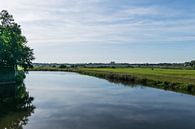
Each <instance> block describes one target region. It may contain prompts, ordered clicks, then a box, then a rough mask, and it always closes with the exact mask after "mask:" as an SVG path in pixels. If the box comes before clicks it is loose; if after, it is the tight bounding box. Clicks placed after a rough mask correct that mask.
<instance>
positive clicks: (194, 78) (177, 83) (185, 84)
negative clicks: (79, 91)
mask: <svg viewBox="0 0 195 129" xmlns="http://www.w3.org/2000/svg"><path fill="white" fill-rule="evenodd" d="M31 70H34V71H69V72H77V73H81V74H85V75H90V76H95V77H99V78H104V79H107V80H109V81H112V82H120V83H124V84H143V85H147V86H150V87H156V88H160V89H166V90H172V91H178V92H183V93H190V94H195V70H185V69H161V68H59V67H34V68H33V69H31Z"/></svg>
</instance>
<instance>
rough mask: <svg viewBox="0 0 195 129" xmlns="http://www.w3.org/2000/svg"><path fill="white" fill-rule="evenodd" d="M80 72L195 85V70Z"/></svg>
mask: <svg viewBox="0 0 195 129" xmlns="http://www.w3.org/2000/svg"><path fill="white" fill-rule="evenodd" d="M80 70H84V71H86V70H90V71H101V72H112V73H120V74H128V75H131V76H134V77H137V78H140V79H149V80H155V81H162V82H164V81H167V82H173V83H182V84H193V85H195V70H179V69H160V68H154V69H153V70H152V68H81V69H80Z"/></svg>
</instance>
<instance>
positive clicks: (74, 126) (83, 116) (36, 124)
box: [23, 72, 195, 129]
mask: <svg viewBox="0 0 195 129" xmlns="http://www.w3.org/2000/svg"><path fill="white" fill-rule="evenodd" d="M25 84H26V87H27V90H28V91H29V92H30V95H31V96H33V97H34V101H33V105H34V106H35V107H36V109H35V113H34V114H33V115H32V116H31V117H29V118H28V119H29V120H28V124H26V125H25V126H23V128H24V129H195V96H191V95H185V94H181V93H174V92H170V91H164V90H160V89H154V88H148V87H144V86H140V85H137V86H133V87H131V86H124V85H122V84H114V83H110V82H108V81H106V80H103V79H98V78H95V77H89V76H84V75H79V74H76V73H66V72H30V74H29V75H27V78H26V80H25Z"/></svg>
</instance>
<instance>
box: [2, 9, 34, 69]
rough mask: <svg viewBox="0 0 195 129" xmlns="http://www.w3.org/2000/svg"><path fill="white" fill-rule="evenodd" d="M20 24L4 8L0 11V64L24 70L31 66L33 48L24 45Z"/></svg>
mask: <svg viewBox="0 0 195 129" xmlns="http://www.w3.org/2000/svg"><path fill="white" fill-rule="evenodd" d="M26 43H27V40H26V38H25V36H23V35H22V31H21V28H20V25H18V24H17V23H15V22H14V19H13V17H12V15H10V14H9V13H8V12H7V11H6V10H3V11H1V13H0V66H9V67H13V68H15V69H16V68H17V66H21V67H22V68H24V70H27V68H30V67H32V65H31V64H32V60H33V59H34V56H33V50H32V49H31V48H30V47H28V46H27V45H26Z"/></svg>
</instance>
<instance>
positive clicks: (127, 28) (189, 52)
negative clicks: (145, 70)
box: [0, 0, 195, 63]
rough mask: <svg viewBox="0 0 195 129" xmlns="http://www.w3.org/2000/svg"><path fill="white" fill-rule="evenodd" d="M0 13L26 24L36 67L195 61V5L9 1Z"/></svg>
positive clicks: (155, 0)
mask: <svg viewBox="0 0 195 129" xmlns="http://www.w3.org/2000/svg"><path fill="white" fill-rule="evenodd" d="M0 1H2V0H0ZM0 10H8V12H9V13H10V14H12V15H13V17H14V19H15V21H16V22H17V23H18V24H20V25H21V28H22V31H23V35H25V36H26V38H27V40H28V46H30V47H31V48H33V49H34V53H35V57H36V60H35V61H34V62H39V63H40V62H42V63H46V62H47V63H54V62H56V63H94V62H96V63H98V62H103V63H106V62H110V61H115V62H125V63H161V62H170V63H172V62H185V61H190V60H193V59H195V0H4V1H3V2H1V3H0Z"/></svg>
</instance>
